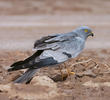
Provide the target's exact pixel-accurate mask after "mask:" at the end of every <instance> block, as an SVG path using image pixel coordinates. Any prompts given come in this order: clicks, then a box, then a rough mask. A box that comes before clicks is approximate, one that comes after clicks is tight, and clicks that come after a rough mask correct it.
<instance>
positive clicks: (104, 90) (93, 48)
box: [0, 0, 110, 100]
mask: <svg viewBox="0 0 110 100" xmlns="http://www.w3.org/2000/svg"><path fill="white" fill-rule="evenodd" d="M68 5H69V6H68ZM109 9H110V1H109V0H92V1H91V0H83V2H82V0H54V1H53V0H45V1H44V0H22V2H19V0H0V100H109V98H110V77H109V76H110V62H109V61H110V56H109V55H110V43H109V42H110V33H109V32H110V23H109V22H110V10H109ZM81 25H88V26H89V27H91V28H92V29H93V32H94V33H95V37H94V38H89V39H88V40H87V42H86V46H85V50H84V51H83V52H82V53H81V54H80V55H79V56H78V57H77V58H75V59H71V60H70V61H67V62H65V64H62V65H60V67H61V68H62V72H63V73H64V80H63V81H62V78H61V74H60V71H59V66H56V67H45V68H42V69H40V70H39V71H38V72H37V73H36V76H35V78H34V79H33V80H32V82H30V83H29V84H13V83H12V80H14V79H16V78H17V77H18V76H20V75H22V73H23V72H24V71H25V70H21V71H16V72H10V73H9V72H7V69H8V68H9V66H10V65H11V64H12V63H14V62H16V61H19V60H23V59H25V58H27V57H28V56H30V55H32V54H33V51H32V47H33V43H34V41H35V40H36V39H39V38H40V37H42V36H45V35H48V34H52V33H64V32H70V31H72V30H73V29H74V28H76V27H78V26H81ZM65 67H71V70H72V71H74V72H75V73H76V74H75V75H71V76H68V75H67V72H66V69H65Z"/></svg>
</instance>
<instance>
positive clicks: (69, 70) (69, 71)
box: [64, 63, 75, 76]
mask: <svg viewBox="0 0 110 100" xmlns="http://www.w3.org/2000/svg"><path fill="white" fill-rule="evenodd" d="M64 66H65V68H66V70H67V73H68V76H70V75H74V74H75V72H72V71H71V69H70V68H68V67H67V65H66V64H65V63H64Z"/></svg>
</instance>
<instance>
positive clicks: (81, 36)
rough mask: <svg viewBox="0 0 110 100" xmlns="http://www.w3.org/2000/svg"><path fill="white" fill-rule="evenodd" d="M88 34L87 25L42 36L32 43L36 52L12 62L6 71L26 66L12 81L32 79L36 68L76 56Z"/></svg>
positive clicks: (90, 31)
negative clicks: (24, 70) (23, 71)
mask: <svg viewBox="0 0 110 100" xmlns="http://www.w3.org/2000/svg"><path fill="white" fill-rule="evenodd" d="M88 36H93V33H92V30H91V29H90V28H89V27H87V26H81V27H78V28H76V29H75V30H73V31H72V32H68V33H62V34H53V35H48V36H45V37H42V38H41V39H39V40H37V41H36V42H35V43H34V49H35V50H36V52H35V53H34V54H33V55H32V56H30V57H29V58H27V59H25V60H24V61H18V62H15V63H14V64H12V65H11V68H9V69H8V71H16V70H20V69H25V68H27V71H26V72H25V73H24V74H23V75H22V76H21V77H19V78H18V79H16V80H15V81H14V82H15V83H26V82H28V81H29V80H31V79H32V77H33V76H34V75H35V73H36V71H37V69H39V68H42V67H45V66H52V65H56V64H61V63H63V62H65V61H67V60H69V59H70V58H75V57H76V56H78V55H79V54H80V53H81V51H82V50H83V48H84V45H85V41H86V39H87V37H88Z"/></svg>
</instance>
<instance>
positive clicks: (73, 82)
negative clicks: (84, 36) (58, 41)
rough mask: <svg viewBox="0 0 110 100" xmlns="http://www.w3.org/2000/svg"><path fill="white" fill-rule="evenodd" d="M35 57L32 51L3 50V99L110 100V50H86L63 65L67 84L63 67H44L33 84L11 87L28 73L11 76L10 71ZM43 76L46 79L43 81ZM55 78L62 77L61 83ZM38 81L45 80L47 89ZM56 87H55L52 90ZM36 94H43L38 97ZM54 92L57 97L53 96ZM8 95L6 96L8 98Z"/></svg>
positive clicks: (0, 60)
mask: <svg viewBox="0 0 110 100" xmlns="http://www.w3.org/2000/svg"><path fill="white" fill-rule="evenodd" d="M31 54H32V52H30V51H25V52H21V51H10V52H9V51H8V52H6V51H0V86H2V88H1V89H0V91H1V92H0V99H6V100H8V99H9V100H15V99H16V100H24V99H28V100H30V99H32V100H35V98H36V99H39V100H46V99H48V100H51V99H53V100H84V99H85V100H98V99H100V98H101V100H107V99H108V98H109V92H110V77H109V75H110V66H109V60H110V57H108V55H109V54H110V52H109V50H106V49H104V50H97V51H94V50H86V51H84V52H83V53H82V54H81V55H80V56H79V57H77V58H75V59H71V60H70V61H67V62H65V64H62V65H60V67H61V68H62V72H63V73H64V74H65V75H66V78H65V80H63V81H62V80H61V78H59V77H61V74H60V71H59V66H56V67H45V68H41V69H40V70H39V71H38V72H37V73H36V76H37V77H38V78H36V79H34V80H35V81H33V82H32V83H31V84H27V85H25V84H23V85H22V84H20V85H19V84H17V85H16V84H11V85H10V84H9V83H10V82H12V80H14V79H15V78H16V77H18V76H20V75H21V74H22V73H23V72H24V70H22V71H17V72H11V73H8V72H7V69H8V68H9V66H10V64H12V63H13V62H15V61H19V60H22V59H25V58H26V57H28V56H30V55H31ZM102 55H103V56H102ZM7 58H8V59H7ZM65 67H70V68H71V70H72V71H74V72H75V75H71V76H68V74H67V71H66V69H65ZM41 76H44V77H42V78H40V77H41ZM58 76H59V77H58ZM46 77H47V79H46ZM55 77H56V78H59V80H57V81H55V80H54V78H55ZM38 80H40V81H39V82H42V81H41V80H43V81H44V83H46V86H45V84H43V83H42V84H43V85H41V84H40V83H39V82H37V81H38ZM46 80H47V81H46ZM49 80H50V83H49V84H51V85H50V87H49V86H48V82H49ZM52 81H53V82H52ZM36 82H37V83H36ZM4 84H5V85H4ZM39 84H40V85H39ZM53 86H54V88H52V87H53ZM3 87H4V88H3ZM10 88H11V90H10ZM27 88H28V89H27ZM42 90H43V91H42ZM45 91H47V92H45ZM35 92H36V93H40V94H39V95H36V94H35ZM51 92H52V95H53V97H52V96H51ZM41 94H42V95H41ZM4 95H6V97H4ZM25 95H27V97H25ZM44 97H45V98H44Z"/></svg>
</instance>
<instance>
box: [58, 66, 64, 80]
mask: <svg viewBox="0 0 110 100" xmlns="http://www.w3.org/2000/svg"><path fill="white" fill-rule="evenodd" d="M59 69H60V73H61V76H62V81H63V78H64V75H63V73H62V71H61V67H60V65H59Z"/></svg>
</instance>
